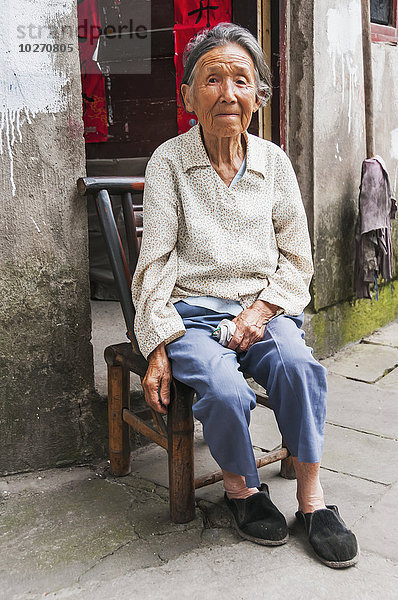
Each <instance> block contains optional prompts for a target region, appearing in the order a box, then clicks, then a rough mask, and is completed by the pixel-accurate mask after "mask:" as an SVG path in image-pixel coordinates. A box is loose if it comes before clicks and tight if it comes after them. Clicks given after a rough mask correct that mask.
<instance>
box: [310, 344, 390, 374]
mask: <svg viewBox="0 0 398 600" xmlns="http://www.w3.org/2000/svg"><path fill="white" fill-rule="evenodd" d="M321 362H322V364H323V365H324V366H325V367H326V368H327V369H328V371H329V372H330V373H334V374H336V375H343V377H349V378H350V379H355V380H357V381H365V382H367V383H375V381H377V380H378V379H380V378H381V377H383V375H385V374H386V373H387V372H389V371H391V370H392V369H394V368H395V367H396V366H397V365H398V349H397V348H390V347H388V346H379V345H376V344H356V345H354V346H350V347H348V348H345V349H344V350H341V351H340V352H338V353H337V354H335V355H334V356H331V357H330V358H326V359H325V360H322V361H321Z"/></svg>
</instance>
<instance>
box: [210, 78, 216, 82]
mask: <svg viewBox="0 0 398 600" xmlns="http://www.w3.org/2000/svg"><path fill="white" fill-rule="evenodd" d="M216 81H217V79H216V78H215V77H209V83H216Z"/></svg>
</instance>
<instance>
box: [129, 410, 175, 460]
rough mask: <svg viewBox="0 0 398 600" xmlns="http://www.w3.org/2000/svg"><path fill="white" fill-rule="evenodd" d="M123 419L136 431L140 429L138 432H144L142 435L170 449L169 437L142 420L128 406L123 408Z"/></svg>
mask: <svg viewBox="0 0 398 600" xmlns="http://www.w3.org/2000/svg"><path fill="white" fill-rule="evenodd" d="M123 421H124V422H125V423H127V425H130V427H132V428H133V429H134V430H135V431H138V433H142V435H145V437H147V438H148V439H149V440H151V441H152V442H155V444H158V446H161V447H162V448H164V449H165V450H168V441H167V438H166V437H165V436H164V435H162V434H160V433H159V432H158V431H156V430H155V429H153V428H152V427H150V426H149V425H147V424H146V423H144V421H142V420H141V419H140V418H139V417H137V416H136V415H135V414H134V413H132V412H131V411H130V410H128V409H127V408H125V409H123Z"/></svg>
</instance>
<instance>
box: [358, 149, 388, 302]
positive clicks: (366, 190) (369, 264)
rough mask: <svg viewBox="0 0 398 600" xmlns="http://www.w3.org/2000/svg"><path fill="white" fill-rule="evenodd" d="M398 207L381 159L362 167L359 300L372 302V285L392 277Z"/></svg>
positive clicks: (374, 158) (364, 162)
mask: <svg viewBox="0 0 398 600" xmlns="http://www.w3.org/2000/svg"><path fill="white" fill-rule="evenodd" d="M396 210H397V204H396V201H395V198H394V197H393V194H392V190H391V186H390V180H389V177H388V173H387V169H386V166H385V164H384V161H383V159H382V158H381V157H380V156H374V157H373V158H367V159H366V160H364V161H363V163H362V176H361V185H360V192H359V213H358V219H357V224H356V229H355V270H354V289H355V294H356V296H357V298H371V294H370V284H372V283H375V291H376V299H377V277H378V276H379V275H381V277H382V278H383V279H385V280H388V279H391V277H392V245H391V219H395V213H396Z"/></svg>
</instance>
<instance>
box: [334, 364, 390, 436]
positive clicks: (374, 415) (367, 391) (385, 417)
mask: <svg viewBox="0 0 398 600" xmlns="http://www.w3.org/2000/svg"><path fill="white" fill-rule="evenodd" d="M394 373H395V378H396V385H395V388H393V387H391V388H389V391H388V392H386V389H385V387H386V386H385V384H383V382H384V380H385V379H387V378H389V377H390V376H391V375H393V374H394ZM326 418H327V421H328V422H329V423H333V424H335V425H342V426H344V427H351V428H352V429H357V430H359V431H367V432H369V433H375V434H377V435H382V436H385V437H391V438H393V439H397V438H398V369H394V371H391V373H389V374H388V375H386V376H385V377H383V378H382V379H380V381H379V382H378V383H375V384H369V383H362V382H359V381H353V380H351V379H347V378H346V377H342V376H341V375H334V374H333V373H329V375H328V408H327V417H326Z"/></svg>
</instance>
